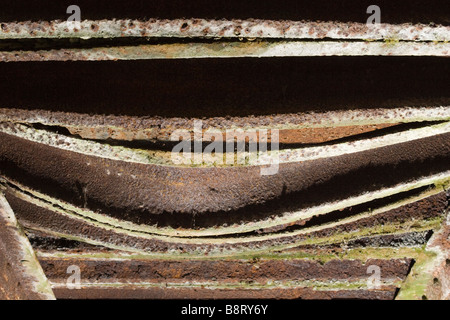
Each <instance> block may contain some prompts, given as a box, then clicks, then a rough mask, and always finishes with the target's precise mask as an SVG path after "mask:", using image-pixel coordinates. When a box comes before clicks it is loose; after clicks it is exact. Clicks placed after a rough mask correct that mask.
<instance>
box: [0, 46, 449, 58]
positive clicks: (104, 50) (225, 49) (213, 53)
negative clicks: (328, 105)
mask: <svg viewBox="0 0 450 320" xmlns="http://www.w3.org/2000/svg"><path fill="white" fill-rule="evenodd" d="M311 56H437V57H439V56H440V57H448V56H450V43H448V42H437V43H434V42H411V43H409V42H394V43H392V42H391V43H383V42H369V41H366V42H325V41H322V42H321V41H315V42H304V41H289V42H287V41H277V42H263V41H258V42H225V43H222V42H213V43H186V44H185V43H181V44H178V43H177V44H157V45H139V46H119V47H99V48H91V49H54V50H37V51H25V50H24V51H0V61H1V62H20V61H22V62H23V61H117V60H149V59H208V58H209V59H211V58H263V57H311Z"/></svg>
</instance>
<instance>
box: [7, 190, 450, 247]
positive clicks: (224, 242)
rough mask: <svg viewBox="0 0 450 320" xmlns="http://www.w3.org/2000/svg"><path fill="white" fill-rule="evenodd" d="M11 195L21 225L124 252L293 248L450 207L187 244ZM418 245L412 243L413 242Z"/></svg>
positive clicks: (427, 204) (427, 202)
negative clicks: (63, 212) (105, 224)
mask: <svg viewBox="0 0 450 320" xmlns="http://www.w3.org/2000/svg"><path fill="white" fill-rule="evenodd" d="M6 195H7V197H8V201H9V202H10V203H11V205H12V206H13V208H14V210H15V211H16V214H17V215H18V217H19V219H20V221H21V223H22V224H23V225H24V226H25V227H27V228H29V229H31V230H46V231H48V232H50V231H51V232H55V233H57V234H58V233H59V234H62V235H66V236H71V237H76V238H78V239H80V240H81V241H87V242H90V243H94V244H96V243H98V244H102V245H104V246H106V247H110V248H116V247H118V248H122V249H123V250H131V251H138V252H147V253H168V252H177V253H179V254H183V253H188V254H194V255H195V254H208V253H211V254H213V253H214V252H216V253H219V254H223V255H230V254H231V255H232V254H235V253H236V252H239V250H242V251H244V250H247V251H257V250H263V249H264V250H270V249H271V248H276V247H277V246H283V245H284V246H289V245H290V246H292V245H295V244H296V243H299V242H302V241H306V240H308V239H318V240H320V239H321V238H322V239H325V240H327V237H332V236H339V235H340V234H347V235H348V237H349V238H350V239H352V238H353V239H355V238H358V234H357V233H356V232H357V231H358V230H360V228H370V227H377V226H379V225H389V224H390V223H391V224H394V225H395V226H397V230H398V231H401V230H402V229H403V228H405V227H406V228H410V229H411V228H414V224H415V222H416V221H427V220H430V219H433V218H439V217H440V216H442V212H443V210H445V208H446V206H447V201H446V200H443V199H442V194H440V195H436V196H432V197H429V198H426V199H423V200H420V201H417V202H415V203H412V204H410V205H406V206H403V207H400V208H398V209H395V210H390V211H386V212H382V213H380V214H377V215H374V216H372V217H367V218H362V219H358V220H356V221H354V222H350V223H344V224H342V225H339V226H336V227H328V228H327V227H326V224H325V227H324V228H323V230H320V231H313V230H311V231H309V232H305V233H304V234H298V235H290V234H289V233H287V234H284V233H279V234H276V236H275V237H272V238H271V239H265V238H259V237H248V236H247V238H246V237H245V235H242V236H241V238H237V239H235V240H234V241H232V240H233V238H220V237H219V238H217V239H215V240H213V239H211V238H206V239H201V238H192V239H190V240H189V242H186V241H183V239H182V238H177V237H166V238H162V239H161V238H157V237H153V238H152V237H151V235H150V237H148V236H146V237H145V236H144V235H143V234H141V235H139V234H129V233H127V232H126V230H121V229H120V228H118V229H116V230H109V229H107V228H104V227H100V226H94V225H92V224H91V223H89V222H88V221H82V220H79V219H74V218H69V217H66V216H63V215H61V214H59V213H57V212H53V211H50V210H48V209H44V208H42V207H38V206H36V205H33V204H31V203H28V202H26V201H23V200H21V199H19V198H16V197H15V196H13V195H12V194H10V193H9V192H8V193H7V194H6ZM419 226H420V224H419ZM306 231H308V230H306ZM398 231H397V232H398ZM352 233H353V234H352ZM399 237H400V238H403V241H404V244H405V245H407V244H408V238H410V237H409V236H408V235H407V234H406V235H399ZM338 239H339V238H338ZM425 239H426V238H425ZM357 241H360V242H361V239H359V240H355V242H357ZM386 241H388V240H387V239H385V243H386ZM363 242H364V241H363ZM325 244H326V242H325ZM416 244H417V243H416ZM416 244H414V243H412V245H416ZM410 245H411V243H410ZM390 246H395V241H394V242H390ZM298 249H301V247H300V248H295V249H292V250H298Z"/></svg>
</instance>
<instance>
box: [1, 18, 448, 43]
mask: <svg viewBox="0 0 450 320" xmlns="http://www.w3.org/2000/svg"><path fill="white" fill-rule="evenodd" d="M73 26H74V27H71V25H69V24H68V23H67V22H66V21H60V20H56V21H39V22H32V21H23V22H9V23H2V25H1V28H0V39H25V38H74V37H76V38H116V37H157V38H173V37H175V38H185V37H187V38H214V39H217V38H250V39H254V38H275V39H314V40H317V39H325V38H329V39H339V40H342V39H353V40H354V39H371V40H383V39H394V40H397V41H398V40H407V41H448V40H450V27H449V26H442V25H438V26H430V25H425V24H387V23H382V24H363V23H354V22H352V23H350V22H348V23H343V22H337V21H329V22H312V21H289V20H283V21H275V20H258V19H250V20H206V19H175V20H167V19H163V20H158V19H150V20H147V21H142V20H129V19H127V20H122V19H118V20H115V19H114V20H97V21H92V20H84V21H81V22H80V23H79V25H76V26H75V25H73Z"/></svg>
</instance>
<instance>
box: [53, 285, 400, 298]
mask: <svg viewBox="0 0 450 320" xmlns="http://www.w3.org/2000/svg"><path fill="white" fill-rule="evenodd" d="M117 289H119V290H114V289H110V288H108V287H106V288H105V287H101V286H97V287H96V286H90V287H83V286H82V287H81V290H70V289H67V288H65V287H64V286H58V285H54V286H53V290H54V291H55V293H56V295H57V297H58V298H59V299H186V298H188V299H201V300H203V299H233V300H234V299H252V300H254V299H314V300H316V299H323V300H325V299H361V300H362V299H365V300H393V299H394V297H395V295H396V292H397V287H395V286H381V288H380V289H371V290H368V289H355V290H351V289H347V290H342V289H341V290H336V289H335V290H317V289H314V288H274V289H260V288H258V289H240V290H237V289H227V288H210V287H203V288H202V286H201V285H200V286H199V287H191V288H183V287H181V288H173V287H170V288H166V287H165V286H164V287H145V286H144V287H142V286H133V285H128V286H127V285H125V286H122V287H120V286H119V287H118V288H117Z"/></svg>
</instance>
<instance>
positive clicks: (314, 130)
mask: <svg viewBox="0 0 450 320" xmlns="http://www.w3.org/2000/svg"><path fill="white" fill-rule="evenodd" d="M449 119H450V107H447V106H442V107H416V108H411V107H403V108H389V109H388V108H376V109H371V110H365V109H358V110H349V111H330V112H301V113H297V114H284V115H283V114H278V115H271V116H252V117H227V118H222V117H214V118H203V119H200V118H191V119H182V118H163V119H162V118H161V117H133V116H120V115H108V116H101V115H93V114H90V115H88V114H80V113H73V112H57V111H46V110H20V109H14V108H11V109H6V108H1V109H0V121H2V122H16V123H17V122H18V123H24V124H37V125H39V124H42V125H46V126H54V127H64V128H67V130H69V132H70V133H71V134H72V135H76V136H80V137H81V138H83V139H91V140H107V139H114V140H116V141H120V140H125V141H133V140H160V141H170V140H171V135H172V134H173V133H174V131H175V130H187V131H189V132H190V133H191V134H192V133H193V128H194V124H195V121H201V123H202V128H201V129H202V130H203V133H204V136H203V139H204V141H209V140H210V138H208V136H207V134H206V131H207V130H213V132H217V131H218V132H221V133H225V132H226V130H233V129H242V130H247V131H250V132H252V131H256V132H257V130H258V129H278V130H280V132H279V142H280V143H306V144H308V143H321V142H326V141H331V140H335V139H339V138H343V137H348V136H352V135H356V134H362V133H365V132H370V131H372V130H380V129H383V128H387V127H390V126H393V125H397V124H399V123H413V122H423V121H442V120H449ZM268 134H270V131H269V132H268ZM269 141H270V139H269Z"/></svg>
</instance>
